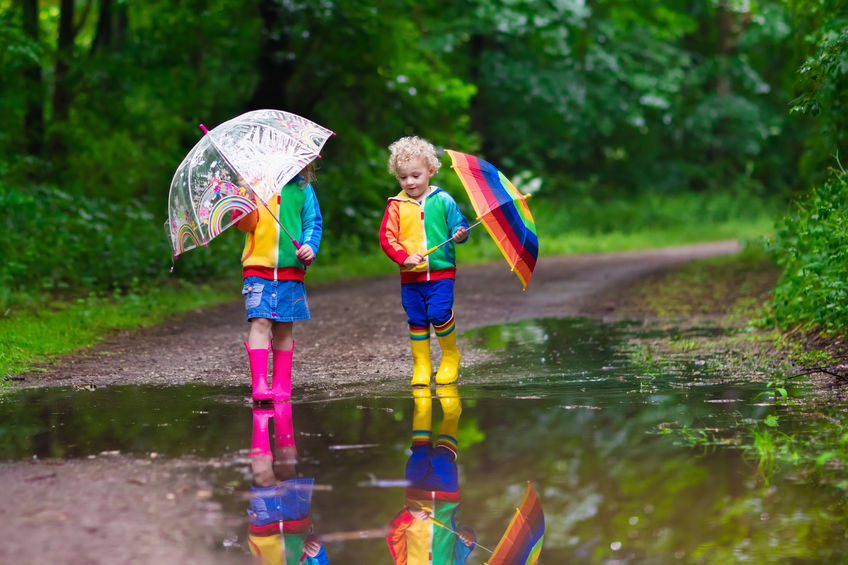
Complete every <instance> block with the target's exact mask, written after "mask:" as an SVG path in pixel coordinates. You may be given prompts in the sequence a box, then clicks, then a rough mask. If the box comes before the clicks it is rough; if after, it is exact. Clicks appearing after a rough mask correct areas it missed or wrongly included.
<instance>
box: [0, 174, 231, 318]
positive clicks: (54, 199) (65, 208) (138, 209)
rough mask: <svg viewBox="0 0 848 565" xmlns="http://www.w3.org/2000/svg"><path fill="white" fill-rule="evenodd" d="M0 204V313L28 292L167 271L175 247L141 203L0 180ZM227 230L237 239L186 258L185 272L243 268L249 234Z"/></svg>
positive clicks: (100, 286)
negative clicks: (245, 239) (0, 216)
mask: <svg viewBox="0 0 848 565" xmlns="http://www.w3.org/2000/svg"><path fill="white" fill-rule="evenodd" d="M0 208H2V209H3V210H4V215H3V219H2V220H0V248H2V249H3V261H2V262H0V312H2V311H4V310H6V309H7V308H9V307H10V306H11V305H13V304H18V303H20V301H21V300H22V298H21V297H19V296H18V295H21V294H23V295H26V296H29V297H31V298H32V297H37V296H39V295H40V294H41V293H45V295H50V294H54V295H55V294H59V295H62V294H68V293H79V292H80V291H82V292H87V291H101V292H102V291H104V290H107V291H108V290H112V289H118V290H125V289H127V288H130V287H132V286H133V285H138V281H139V280H146V281H149V280H161V279H164V278H166V277H167V276H168V272H169V257H170V256H171V251H170V247H169V243H168V241H167V237H166V235H165V231H164V226H163V224H162V223H160V222H159V221H158V220H157V218H156V217H155V216H154V215H153V214H151V213H150V212H149V211H148V210H147V209H146V208H145V207H144V206H142V205H141V204H139V203H127V204H120V203H116V202H113V201H111V200H109V199H107V198H105V197H99V198H85V197H82V196H72V195H70V194H68V193H66V192H62V191H60V190H58V189H56V188H49V187H45V186H40V187H36V188H33V189H32V190H30V191H29V192H22V191H20V190H16V189H12V188H9V187H7V186H5V185H3V184H0ZM233 231H234V230H233ZM226 235H227V236H233V237H222V238H220V239H221V241H220V242H218V241H216V246H215V250H214V251H209V250H198V251H197V252H194V253H192V254H191V255H188V254H187V255H186V259H185V260H182V259H180V260H179V261H178V262H177V267H178V271H179V272H180V274H181V275H184V276H186V277H188V278H192V277H194V276H196V275H197V274H198V273H203V274H204V275H205V276H210V275H211V276H214V275H216V274H222V273H225V272H231V273H238V269H239V262H238V258H239V252H240V247H241V244H242V240H241V239H240V238H238V237H237V236H235V233H233V234H229V233H228V234H226Z"/></svg>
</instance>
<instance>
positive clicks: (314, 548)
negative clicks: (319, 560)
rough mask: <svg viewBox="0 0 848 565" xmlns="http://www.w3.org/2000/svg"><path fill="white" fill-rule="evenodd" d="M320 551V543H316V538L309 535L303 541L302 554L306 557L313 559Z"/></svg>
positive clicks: (313, 535)
mask: <svg viewBox="0 0 848 565" xmlns="http://www.w3.org/2000/svg"><path fill="white" fill-rule="evenodd" d="M319 551H321V542H320V541H318V536H316V535H315V534H309V535H308V536H306V539H305V540H304V541H303V553H305V554H306V555H307V556H308V557H315V556H316V555H318V552H319Z"/></svg>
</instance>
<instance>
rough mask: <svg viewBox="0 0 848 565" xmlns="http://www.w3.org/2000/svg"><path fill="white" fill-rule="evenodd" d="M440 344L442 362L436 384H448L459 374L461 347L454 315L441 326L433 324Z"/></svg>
mask: <svg viewBox="0 0 848 565" xmlns="http://www.w3.org/2000/svg"><path fill="white" fill-rule="evenodd" d="M433 329H434V330H436V337H438V338H439V345H440V346H441V347H442V362H441V363H440V364H439V370H438V371H437V372H436V384H437V385H448V384H451V383H452V382H454V381H456V378H457V376H458V374H459V357H460V356H459V349H458V348H457V347H456V326H455V325H454V321H453V315H451V318H450V320H448V321H447V322H445V323H444V324H442V325H441V326H433Z"/></svg>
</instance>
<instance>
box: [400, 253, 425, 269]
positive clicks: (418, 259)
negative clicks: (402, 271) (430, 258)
mask: <svg viewBox="0 0 848 565" xmlns="http://www.w3.org/2000/svg"><path fill="white" fill-rule="evenodd" d="M423 262H424V254H423V253H413V254H412V255H410V256H409V257H407V258H406V260H405V261H404V262H403V265H401V267H414V266H415V265H420V264H421V263H423Z"/></svg>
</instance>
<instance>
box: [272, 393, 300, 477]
mask: <svg viewBox="0 0 848 565" xmlns="http://www.w3.org/2000/svg"><path fill="white" fill-rule="evenodd" d="M274 463H275V465H276V466H277V467H278V469H279V470H278V471H277V472H278V477H284V478H287V479H288V478H293V477H295V476H297V474H296V473H295V470H294V465H295V463H297V447H295V445H294V426H293V425H292V405H291V403H290V402H275V403H274Z"/></svg>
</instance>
